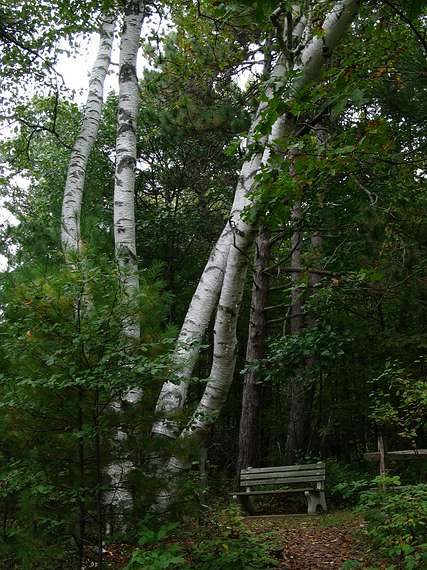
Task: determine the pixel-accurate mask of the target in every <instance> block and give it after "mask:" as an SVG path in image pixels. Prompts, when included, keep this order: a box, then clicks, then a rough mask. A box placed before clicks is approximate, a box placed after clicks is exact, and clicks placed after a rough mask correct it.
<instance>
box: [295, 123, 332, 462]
mask: <svg viewBox="0 0 427 570" xmlns="http://www.w3.org/2000/svg"><path fill="white" fill-rule="evenodd" d="M315 130H316V135H317V141H318V145H319V153H318V156H319V159H321V158H322V156H323V154H324V151H325V147H326V129H325V128H324V126H323V125H322V124H320V123H319V124H317V125H316V126H315ZM293 218H294V220H295V221H296V223H297V226H299V227H297V229H296V231H294V233H293V235H292V256H291V267H292V268H295V269H299V268H301V267H302V255H301V254H302V240H303V232H302V230H301V222H302V217H301V204H299V203H298V204H296V205H295V207H294V209H293ZM310 241H311V251H312V253H313V258H316V260H317V259H318V257H319V255H320V250H321V247H322V242H323V240H322V237H321V236H320V235H319V234H317V233H315V234H314V235H313V236H312V237H311V240H310ZM311 265H312V267H313V269H317V268H318V263H317V261H315V260H314V259H313V261H312V262H311ZM301 277H302V275H301V273H300V272H299V271H298V272H294V273H292V274H291V279H292V282H293V288H292V293H291V307H292V311H291V319H292V320H291V324H290V332H291V334H298V333H301V332H302V331H303V330H305V329H307V328H310V327H313V326H315V324H316V319H315V318H314V316H313V315H312V314H307V315H306V314H305V309H304V302H303V292H304V290H305V292H306V297H305V300H306V301H307V299H308V298H309V297H311V296H312V295H313V294H315V291H316V287H317V286H318V285H319V283H320V282H321V275H320V274H319V273H316V271H310V272H309V278H308V288H304V290H303V289H302V288H301V286H302V282H301ZM316 361H317V359H316V356H315V355H314V354H312V355H310V356H308V357H306V358H304V359H303V362H301V364H300V366H298V367H297V370H296V371H295V374H294V375H293V376H292V377H291V378H290V380H289V385H288V411H289V418H288V427H287V436H286V447H285V463H286V464H293V463H295V461H296V457H297V452H298V451H300V452H307V451H309V447H310V444H311V439H312V438H311V433H312V432H311V426H312V421H311V413H312V407H313V398H314V392H315V386H316V378H315V376H314V368H315V365H316Z"/></svg>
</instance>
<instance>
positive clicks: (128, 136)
mask: <svg viewBox="0 0 427 570" xmlns="http://www.w3.org/2000/svg"><path fill="white" fill-rule="evenodd" d="M144 16H145V2H144V0H140V1H134V0H131V1H127V2H126V6H125V17H124V22H123V31H122V36H121V41H120V62H119V66H120V69H119V101H118V113H117V138H116V171H115V184H114V241H115V248H116V258H117V262H118V265H119V269H120V278H121V281H122V285H123V290H122V294H123V295H124V296H125V297H127V298H128V299H129V301H132V300H133V299H134V298H135V295H136V294H137V293H138V290H139V278H138V264H137V255H136V239H135V206H134V202H135V167H136V127H137V115H138V106H139V91H138V78H137V74H136V60H137V55H138V50H139V40H140V36H141V28H142V22H143V19H144ZM131 304H132V303H131ZM122 332H123V335H124V336H125V337H127V338H128V339H129V340H130V341H132V340H133V341H138V340H139V338H140V327H139V321H138V319H137V318H135V316H133V315H127V317H126V318H125V319H124V324H123V331H122ZM141 395H142V391H141V390H139V389H135V388H133V389H131V390H128V391H127V392H126V393H125V394H124V395H123V396H122V397H121V399H120V400H118V401H115V402H113V404H112V409H113V410H114V411H116V412H117V413H120V412H121V411H122V409H123V407H125V406H126V405H133V404H135V403H136V402H137V401H138V400H139V399H140V397H141ZM126 440H127V434H126V433H125V432H124V431H123V430H122V429H120V428H119V429H118V431H117V433H116V434H115V436H114V446H115V448H116V450H117V452H118V455H119V458H118V459H117V460H116V461H115V463H113V464H111V465H109V467H108V469H107V474H108V476H109V479H110V490H109V491H108V492H107V493H106V494H105V496H104V500H105V502H106V504H107V505H109V506H111V508H112V509H113V511H114V512H115V513H116V515H118V516H122V514H123V513H124V512H125V511H127V510H129V509H130V508H131V506H132V495H131V492H130V490H129V489H128V487H127V478H128V475H129V473H130V471H131V470H132V469H133V468H134V465H133V463H132V461H131V460H130V459H129V457H127V456H126V454H125V453H124V451H123V447H124V444H125V442H126ZM113 518H114V516H113Z"/></svg>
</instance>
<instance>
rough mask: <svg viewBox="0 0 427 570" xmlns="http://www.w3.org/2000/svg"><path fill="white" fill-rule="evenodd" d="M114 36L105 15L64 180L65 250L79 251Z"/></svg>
mask: <svg viewBox="0 0 427 570" xmlns="http://www.w3.org/2000/svg"><path fill="white" fill-rule="evenodd" d="M113 36H114V19H112V18H106V19H105V20H104V22H103V23H102V26H101V30H100V37H99V48H98V55H97V57H96V60H95V63H94V65H93V68H92V71H91V74H90V78H89V90H88V96H87V101H86V105H85V109H84V113H83V119H82V126H81V130H80V133H79V136H78V137H77V139H76V142H75V143H74V147H73V150H72V153H71V157H70V162H69V166H68V172H67V179H66V182H65V190H64V198H63V203H62V217H61V244H62V249H63V250H64V251H78V250H79V248H80V243H81V236H80V213H81V205H82V198H83V187H84V182H85V175H86V165H87V161H88V159H89V155H90V152H91V150H92V147H93V144H94V142H95V139H96V135H97V132H98V126H99V121H100V117H101V109H102V103H103V96H104V82H105V77H106V75H107V72H108V68H109V66H110V62H111V48H112V44H113Z"/></svg>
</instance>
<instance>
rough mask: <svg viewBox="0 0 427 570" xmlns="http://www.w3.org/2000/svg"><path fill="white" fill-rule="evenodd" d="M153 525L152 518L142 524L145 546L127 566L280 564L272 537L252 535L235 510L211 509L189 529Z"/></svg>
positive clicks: (238, 569)
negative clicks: (196, 526)
mask: <svg viewBox="0 0 427 570" xmlns="http://www.w3.org/2000/svg"><path fill="white" fill-rule="evenodd" d="M152 526H153V520H152V519H151V524H150V525H149V526H147V524H146V523H144V524H143V525H142V526H141V534H140V539H139V541H138V542H139V544H141V545H143V546H144V547H145V548H144V549H138V550H136V551H135V552H134V553H133V556H132V559H131V561H130V562H129V564H128V566H126V569H129V570H134V569H135V570H136V569H139V568H141V570H142V569H143V568H144V570H160V569H162V568H179V569H180V570H181V569H182V570H187V569H188V570H190V569H192V568H194V570H232V569H234V570H246V569H248V570H249V569H253V570H259V569H260V568H265V569H267V568H272V567H274V566H276V565H277V562H276V561H275V560H274V559H273V558H272V557H271V556H270V554H269V551H270V550H271V549H272V548H273V546H274V544H273V543H272V542H270V540H271V537H270V536H266V535H265V534H264V535H263V536H262V537H261V536H257V535H255V534H253V533H252V532H251V531H249V530H248V529H247V527H246V526H244V525H243V523H242V521H241V519H240V516H239V515H237V512H236V511H234V510H229V511H225V510H221V511H209V513H205V514H204V516H203V518H202V521H201V525H200V526H199V527H198V528H194V529H190V530H185V529H184V528H179V527H178V525H177V524H174V523H168V524H163V525H162V526H160V528H158V529H157V530H152ZM266 539H267V540H266Z"/></svg>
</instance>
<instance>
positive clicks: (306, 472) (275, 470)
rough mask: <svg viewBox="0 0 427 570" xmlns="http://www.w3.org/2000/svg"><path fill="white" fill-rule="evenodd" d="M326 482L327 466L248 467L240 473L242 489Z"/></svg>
mask: <svg viewBox="0 0 427 570" xmlns="http://www.w3.org/2000/svg"><path fill="white" fill-rule="evenodd" d="M324 481H325V464H324V463H320V462H319V463H310V464H307V465H284V466H281V467H248V468H247V469H242V470H241V472H240V486H241V487H255V486H258V485H288V484H296V483H300V484H305V485H313V484H316V483H323V482H324Z"/></svg>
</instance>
